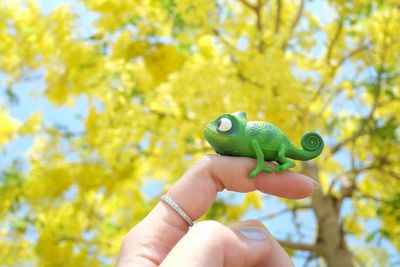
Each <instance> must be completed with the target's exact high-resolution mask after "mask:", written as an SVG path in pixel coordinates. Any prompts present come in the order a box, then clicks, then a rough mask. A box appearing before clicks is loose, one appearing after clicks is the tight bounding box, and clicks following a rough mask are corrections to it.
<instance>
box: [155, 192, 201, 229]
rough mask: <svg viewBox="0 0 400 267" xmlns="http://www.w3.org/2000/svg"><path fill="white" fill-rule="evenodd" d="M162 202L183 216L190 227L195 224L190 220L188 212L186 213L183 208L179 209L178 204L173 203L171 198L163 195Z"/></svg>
mask: <svg viewBox="0 0 400 267" xmlns="http://www.w3.org/2000/svg"><path fill="white" fill-rule="evenodd" d="M161 200H162V201H164V202H165V203H167V204H168V205H169V206H170V207H171V208H173V209H174V210H175V211H176V212H177V213H178V214H179V216H181V217H182V218H183V219H184V220H185V221H186V222H187V223H188V224H189V227H191V226H193V224H194V223H193V221H192V219H190V217H189V216H188V215H187V214H186V212H184V211H183V209H181V207H179V205H178V204H176V202H175V201H173V200H172V199H171V198H170V197H169V196H167V195H162V196H161Z"/></svg>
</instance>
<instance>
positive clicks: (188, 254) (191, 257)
mask: <svg viewBox="0 0 400 267" xmlns="http://www.w3.org/2000/svg"><path fill="white" fill-rule="evenodd" d="M254 161H255V160H254V159H250V158H243V157H225V156H217V155H206V156H203V157H202V158H200V159H199V160H198V161H197V162H196V163H195V164H194V166H192V167H191V168H190V169H189V170H188V171H187V172H186V173H185V174H184V175H183V176H182V177H181V178H180V179H179V180H178V181H177V182H176V183H175V184H173V185H172V186H171V187H170V189H169V191H168V192H167V195H168V196H169V197H170V198H172V199H173V200H174V201H175V202H176V203H178V205H180V207H181V208H182V209H183V210H184V211H185V212H186V213H187V214H188V215H189V216H190V217H191V218H192V219H193V220H197V219H198V218H200V217H201V216H202V215H203V214H205V213H206V212H207V210H208V209H209V208H210V207H211V205H212V203H213V202H214V200H215V198H216V194H217V192H219V191H222V190H225V189H227V190H232V191H236V192H250V191H254V190H259V191H261V192H264V193H268V194H272V195H276V196H280V197H285V198H291V199H298V198H304V197H307V196H309V195H310V194H311V193H312V192H313V191H314V190H315V189H316V188H317V185H316V183H315V182H314V181H313V180H312V179H311V178H309V177H306V176H303V175H301V174H297V173H294V172H290V171H286V172H282V173H272V174H267V173H261V174H260V175H259V176H257V177H255V178H254V179H251V180H250V179H243V178H244V177H246V176H247V173H248V172H249V171H250V170H251V168H252V166H253V165H254V163H255V162H254ZM270 166H272V165H270ZM266 177H268V179H265V178H266ZM249 228H250V229H253V230H257V231H258V232H259V233H262V234H263V236H264V237H265V238H264V239H262V240H251V239H249V238H246V237H245V236H244V235H243V234H242V231H243V229H249ZM118 266H124V267H126V266H143V267H155V266H163V267H180V266H194V267H223V266H230V267H249V266H254V267H267V266H268V267H275V266H280V267H286V266H293V263H292V262H291V260H290V257H289V256H288V255H287V253H286V252H285V251H284V250H283V249H282V247H281V246H280V245H279V244H278V242H276V241H275V240H274V238H273V237H272V236H271V234H270V233H269V232H268V230H267V229H266V228H265V227H264V225H263V224H262V223H260V222H259V221H255V220H250V221H245V222H240V223H237V224H234V225H230V226H224V225H222V224H220V223H218V222H216V221H204V222H199V223H196V224H195V225H194V226H193V227H192V228H191V229H190V231H189V229H188V225H187V223H186V221H184V220H183V219H182V218H181V217H180V216H179V215H178V214H177V213H176V212H175V211H174V210H173V209H172V208H171V207H169V206H168V205H167V204H166V203H164V202H159V203H158V204H157V205H156V206H155V207H154V209H153V210H152V211H151V212H150V213H149V214H148V215H147V216H146V217H145V218H144V219H143V220H142V221H141V222H140V223H139V224H138V225H136V226H135V227H134V228H132V229H131V230H130V231H129V233H128V234H127V235H126V236H125V239H124V241H123V243H122V246H121V250H120V255H119V259H118Z"/></svg>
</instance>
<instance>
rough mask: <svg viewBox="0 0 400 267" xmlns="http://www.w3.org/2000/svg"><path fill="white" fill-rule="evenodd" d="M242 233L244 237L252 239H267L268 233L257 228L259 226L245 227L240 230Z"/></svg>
mask: <svg viewBox="0 0 400 267" xmlns="http://www.w3.org/2000/svg"><path fill="white" fill-rule="evenodd" d="M239 232H240V234H241V235H243V236H244V237H246V238H248V239H252V240H259V241H262V240H265V239H267V235H266V234H265V232H263V231H261V230H259V229H257V228H243V229H240V230H239Z"/></svg>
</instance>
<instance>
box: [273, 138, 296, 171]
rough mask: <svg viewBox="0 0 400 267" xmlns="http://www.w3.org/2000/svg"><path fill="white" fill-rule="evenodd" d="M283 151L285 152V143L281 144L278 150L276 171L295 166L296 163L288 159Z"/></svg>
mask: <svg viewBox="0 0 400 267" xmlns="http://www.w3.org/2000/svg"><path fill="white" fill-rule="evenodd" d="M285 153H286V145H285V144H281V146H280V147H279V151H278V163H279V166H278V167H276V168H275V171H277V172H280V171H285V170H287V169H289V168H292V167H294V166H296V164H295V163H294V162H293V161H290V160H288V159H287V158H286V156H285Z"/></svg>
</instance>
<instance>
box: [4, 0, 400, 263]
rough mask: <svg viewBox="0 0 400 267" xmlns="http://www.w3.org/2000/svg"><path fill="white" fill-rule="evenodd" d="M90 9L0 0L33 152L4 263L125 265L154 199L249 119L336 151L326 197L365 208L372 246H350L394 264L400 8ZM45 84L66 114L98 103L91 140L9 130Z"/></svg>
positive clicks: (55, 128)
mask: <svg viewBox="0 0 400 267" xmlns="http://www.w3.org/2000/svg"><path fill="white" fill-rule="evenodd" d="M80 2H81V4H82V5H83V6H84V12H77V11H76V10H75V9H74V6H71V5H68V4H62V3H60V4H59V5H57V7H56V8H54V9H53V10H51V11H50V12H44V11H43V9H42V8H41V6H40V3H39V2H36V1H33V0H26V1H14V0H4V1H1V2H0V40H1V42H0V71H1V73H2V75H3V76H2V77H4V79H3V82H4V83H3V85H2V87H4V96H5V99H4V100H3V101H2V103H1V106H0V146H2V147H3V151H6V150H7V149H9V146H7V144H11V143H13V142H14V143H15V142H19V140H21V138H24V137H29V138H32V140H33V144H32V146H31V147H30V148H29V151H27V153H26V154H24V155H20V156H19V157H18V158H17V159H15V161H14V164H11V165H10V166H5V167H4V168H5V169H4V170H1V176H0V197H1V202H0V218H1V221H2V224H1V227H0V229H1V230H0V239H1V240H2V241H1V243H0V264H1V265H4V266H6V265H7V266H15V265H23V264H27V265H38V266H98V265H108V264H109V265H113V260H114V258H115V257H116V255H117V254H118V250H119V244H120V242H121V240H122V238H123V235H124V234H125V233H126V231H127V229H129V228H130V227H131V226H133V225H134V224H135V223H137V222H138V221H139V220H140V219H141V218H143V217H144V216H145V214H146V213H147V212H148V211H149V209H150V208H151V207H152V206H153V205H154V200H153V201H149V200H148V199H147V198H146V197H145V195H144V194H143V192H142V189H143V187H145V186H146V185H147V184H148V181H149V180H151V179H159V180H161V181H162V182H165V183H166V185H168V184H171V183H172V182H173V181H174V180H175V179H176V177H179V176H180V175H181V174H182V173H183V172H184V170H185V169H187V168H188V167H189V166H190V165H191V164H192V163H193V161H194V160H195V159H197V158H198V157H200V156H201V155H203V154H204V153H207V152H211V149H210V147H209V146H208V145H207V144H206V142H205V141H204V139H203V137H202V129H203V125H205V124H206V122H208V121H209V120H210V119H212V118H214V117H216V116H217V115H219V114H222V113H228V112H233V111H237V110H244V111H246V112H247V114H248V118H249V119H251V120H268V121H270V122H272V123H274V124H277V125H279V127H280V128H282V129H283V130H284V131H285V132H286V133H287V134H288V137H289V138H290V139H291V140H296V141H299V139H300V137H301V136H302V135H303V134H304V132H306V131H308V130H316V131H319V132H320V133H321V134H322V135H323V136H324V137H325V138H326V141H327V143H328V146H327V148H326V150H325V152H324V154H323V155H322V156H321V157H320V158H319V159H317V160H315V161H314V164H315V165H316V166H318V169H319V179H320V183H321V187H322V190H323V192H324V194H326V195H328V194H329V195H332V196H335V197H336V198H337V199H341V200H343V199H348V200H349V201H351V203H352V205H351V209H352V213H351V214H348V215H344V216H343V218H341V219H340V220H341V222H343V225H344V232H345V234H346V235H353V236H356V237H357V238H359V239H361V240H364V241H365V243H368V244H369V245H368V246H367V245H366V246H365V247H356V246H354V247H352V245H351V244H350V247H351V248H352V251H353V253H354V257H355V259H356V261H357V262H361V263H365V264H376V263H379V264H383V265H385V264H389V263H388V262H390V260H391V259H390V257H389V255H386V254H385V252H384V251H382V250H381V249H380V248H379V242H380V241H381V240H387V241H389V242H391V244H392V245H393V246H394V247H395V248H396V249H397V250H399V249H400V239H399V236H400V223H399V218H400V215H399V205H400V204H399V203H400V198H399V195H400V156H399V155H400V154H399V151H400V131H399V119H400V101H399V99H400V75H399V69H400V53H399V51H400V36H399V29H400V3H399V1H397V0H390V1H389V0H388V1H380V0H375V1H373V0H357V1H339V0H329V1H321V2H323V6H324V7H325V8H326V9H327V11H326V10H325V13H327V14H328V15H329V16H330V18H321V16H318V14H316V12H318V11H316V10H312V9H309V8H307V6H308V5H310V4H311V1H293V0H291V1H290V0H288V1H263V0H259V1H250V0H242V1H228V0H217V1H212V0H203V1H188V0H179V1H174V0H148V1H136V0H135V1H124V0H112V1H111V0H82V1H80ZM85 16H90V17H92V18H93V20H94V22H93V23H94V24H93V29H92V32H90V33H89V31H84V30H82V29H81V28H80V22H79V21H80V19H82V18H84V17H85ZM37 76H39V77H38V78H37ZM31 79H39V80H40V83H34V84H35V86H36V87H37V88H36V89H35V92H36V97H38V98H41V99H45V100H46V101H49V102H51V103H52V104H53V105H54V106H60V107H62V106H67V107H68V106H69V107H70V106H74V105H75V104H76V101H77V100H78V99H80V98H85V99H87V100H88V103H89V105H88V106H87V112H86V113H85V114H82V120H83V121H82V124H83V125H84V131H82V132H74V131H72V130H70V129H68V126H64V125H63V122H62V121H60V122H59V123H60V124H59V125H52V124H51V123H49V122H48V121H46V119H45V118H46V110H40V111H36V112H32V114H30V116H29V117H28V119H26V120H24V121H21V120H18V119H17V118H13V117H11V116H10V112H9V111H10V109H11V108H12V107H13V106H18V105H23V104H24V103H23V99H20V98H19V97H18V93H17V91H18V90H21V89H19V88H20V85H21V84H22V83H24V82H27V81H28V82H29V81H30V80H31ZM37 84H40V85H37ZM1 90H3V89H1ZM166 162H168V164H166ZM297 170H298V171H302V168H301V166H300V167H298V169H297ZM260 205H261V196H260V195H259V194H257V193H254V194H249V195H248V197H246V199H245V201H244V202H243V203H242V204H240V205H236V204H235V205H233V204H230V203H226V202H224V201H223V200H220V201H218V202H217V203H216V205H214V207H213V209H212V210H211V211H210V213H209V214H208V215H206V216H205V217H207V218H215V219H221V220H223V221H224V222H231V221H234V220H238V219H239V218H240V217H242V216H243V214H245V213H246V211H247V210H248V209H249V208H250V207H256V208H260ZM371 220H373V221H376V220H377V221H378V222H379V229H377V230H376V231H375V230H373V229H370V228H368V227H367V223H368V222H369V221H371ZM370 255H378V256H376V257H374V259H371V257H370ZM385 255H386V256H385Z"/></svg>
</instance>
